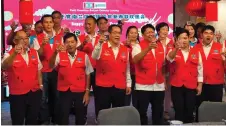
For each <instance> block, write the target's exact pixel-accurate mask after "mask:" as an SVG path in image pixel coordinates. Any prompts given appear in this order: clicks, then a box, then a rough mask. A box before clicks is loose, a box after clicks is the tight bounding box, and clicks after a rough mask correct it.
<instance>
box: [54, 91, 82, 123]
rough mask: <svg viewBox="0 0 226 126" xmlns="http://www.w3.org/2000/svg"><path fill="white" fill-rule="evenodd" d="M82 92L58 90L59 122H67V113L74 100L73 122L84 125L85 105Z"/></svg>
mask: <svg viewBox="0 0 226 126" xmlns="http://www.w3.org/2000/svg"><path fill="white" fill-rule="evenodd" d="M83 96H84V92H71V91H70V89H68V90H67V91H60V92H59V113H58V114H59V124H60V125H68V124H69V114H70V109H71V105H72V102H74V113H75V119H76V120H75V122H76V123H75V124H76V125H84V124H85V123H86V119H85V110H86V107H85V105H84V104H83Z"/></svg>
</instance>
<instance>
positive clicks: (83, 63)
mask: <svg viewBox="0 0 226 126" xmlns="http://www.w3.org/2000/svg"><path fill="white" fill-rule="evenodd" d="M64 45H65V47H66V51H64V48H65V47H63V46H59V48H57V49H56V51H55V52H54V54H53V55H52V57H51V60H50V66H51V67H58V85H57V89H58V91H59V105H60V111H59V113H58V114H59V116H60V118H59V119H60V120H59V124H60V125H68V124H69V122H68V121H69V114H70V108H71V104H72V102H74V105H75V108H74V112H75V117H76V125H84V124H85V122H86V113H85V112H86V109H87V108H86V106H87V105H88V103H89V90H90V73H92V72H93V67H92V65H91V63H90V61H89V57H88V55H87V54H85V53H84V52H80V51H78V50H76V47H77V37H76V36H75V34H73V33H67V34H66V35H65V36H64Z"/></svg>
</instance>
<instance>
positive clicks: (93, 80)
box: [86, 69, 98, 115]
mask: <svg viewBox="0 0 226 126" xmlns="http://www.w3.org/2000/svg"><path fill="white" fill-rule="evenodd" d="M90 85H91V86H92V89H93V96H94V109H95V114H96V115H97V113H98V112H97V111H98V105H97V102H96V69H94V72H92V73H91V74H90ZM86 110H87V109H86ZM86 115H87V111H86Z"/></svg>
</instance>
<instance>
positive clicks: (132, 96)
mask: <svg viewBox="0 0 226 126" xmlns="http://www.w3.org/2000/svg"><path fill="white" fill-rule="evenodd" d="M131 79H132V87H131V89H132V92H131V94H130V95H126V99H125V105H126V106H130V103H131V100H132V105H133V106H134V107H135V108H137V96H136V90H135V75H131Z"/></svg>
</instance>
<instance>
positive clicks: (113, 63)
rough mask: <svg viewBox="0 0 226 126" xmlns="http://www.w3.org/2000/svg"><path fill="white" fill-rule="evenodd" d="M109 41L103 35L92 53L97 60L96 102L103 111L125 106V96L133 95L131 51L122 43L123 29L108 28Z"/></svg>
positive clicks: (116, 27) (117, 27)
mask: <svg viewBox="0 0 226 126" xmlns="http://www.w3.org/2000/svg"><path fill="white" fill-rule="evenodd" d="M108 32H109V41H108V42H105V43H104V41H105V40H106V39H105V36H104V35H101V37H100V39H99V42H98V44H97V45H96V46H95V49H94V51H93V53H92V57H93V59H96V102H97V105H98V108H97V109H98V110H97V112H99V111H100V110H102V109H107V108H110V107H111V106H112V107H120V106H124V105H125V95H126V94H130V93H131V77H130V67H129V50H128V48H127V47H126V46H124V45H123V44H121V43H120V37H121V33H122V31H121V27H120V26H118V25H111V26H109V28H108Z"/></svg>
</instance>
